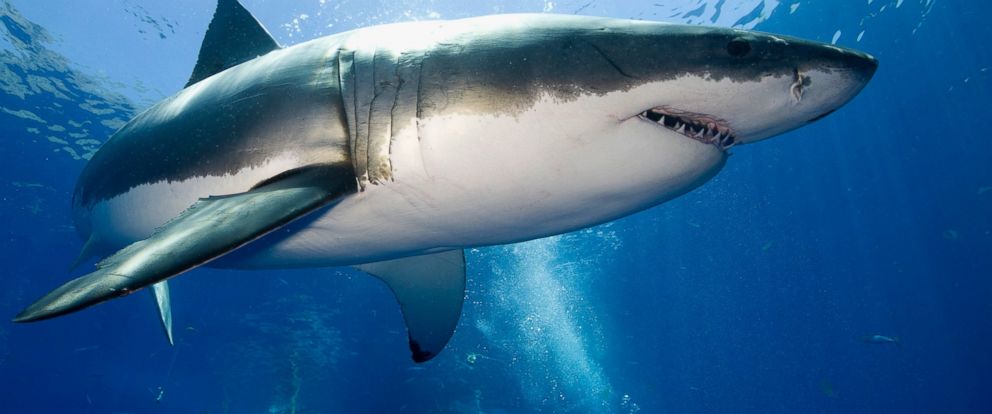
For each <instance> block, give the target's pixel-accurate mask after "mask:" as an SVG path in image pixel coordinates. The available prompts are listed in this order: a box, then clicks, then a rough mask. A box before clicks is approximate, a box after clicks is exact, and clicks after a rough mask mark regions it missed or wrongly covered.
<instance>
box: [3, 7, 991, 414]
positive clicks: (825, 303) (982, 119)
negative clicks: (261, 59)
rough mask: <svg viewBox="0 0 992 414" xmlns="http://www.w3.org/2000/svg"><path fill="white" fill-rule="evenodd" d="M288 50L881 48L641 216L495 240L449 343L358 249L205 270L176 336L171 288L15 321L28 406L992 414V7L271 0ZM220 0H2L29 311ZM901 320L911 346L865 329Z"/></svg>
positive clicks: (475, 272)
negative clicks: (704, 33) (555, 38)
mask: <svg viewBox="0 0 992 414" xmlns="http://www.w3.org/2000/svg"><path fill="white" fill-rule="evenodd" d="M243 3H244V4H245V6H246V7H247V8H248V9H249V10H251V11H252V12H254V13H255V14H256V16H258V18H259V20H260V21H262V22H263V23H265V24H266V25H267V26H268V27H269V28H270V30H271V31H272V33H273V35H275V37H276V38H277V39H278V40H279V41H280V42H281V43H283V44H294V43H298V42H300V41H303V40H307V39H310V38H313V37H316V36H319V35H326V34H332V33H336V32H339V31H343V30H348V29H352V28H356V27H362V26H366V25H371V24H380V23H388V22H395V21H405V20H411V19H429V18H458V17H465V16H473V15H481V14H489V13H503V12H522V11H527V12H554V13H569V14H570V13H579V14H588V15H600V16H612V17H622V18H639V19H652V20H666V21H674V22H683V23H691V24H718V25H724V26H739V27H743V28H754V29H758V30H763V31H770V32H777V33H784V34H789V35H794V36H800V37H805V38H810V39H816V40H820V41H825V42H836V43H837V44H839V45H844V46H848V47H855V48H858V49H861V50H864V51H867V52H870V53H872V54H874V55H875V56H877V57H878V58H879V60H880V61H881V67H880V69H879V71H878V73H877V75H876V76H875V79H874V80H873V81H872V83H871V84H870V85H869V86H868V88H867V89H866V90H865V91H864V92H863V93H862V94H861V95H860V96H858V97H857V98H856V99H855V100H854V101H853V102H852V103H850V104H849V105H847V106H846V107H844V108H842V109H841V110H840V111H838V112H837V113H836V114H833V115H831V116H830V117H828V118H826V119H825V120H823V121H821V122H818V123H817V124H815V125H812V126H809V127H805V128H802V129H800V130H797V131H793V132H790V133H787V134H785V135H783V136H780V137H777V138H775V139H772V140H768V141H765V142H761V143H758V144H755V145H748V146H744V147H740V148H735V149H734V150H733V152H734V155H733V156H732V157H731V159H730V161H729V163H728V165H727V167H726V168H725V169H724V170H723V171H722V172H721V173H720V175H719V176H718V177H716V178H715V179H713V180H712V181H711V182H709V183H707V184H706V185H705V186H703V187H702V188H700V189H698V190H696V191H694V192H692V193H690V194H688V195H685V196H683V197H681V198H678V199H676V200H674V201H672V202H669V203H667V204H664V205H662V206H659V207H656V208H654V209H651V210H649V211H646V212H643V213H640V214H637V215H634V216H631V217H628V218H625V219H622V220H619V221H617V222H614V223H610V224H607V225H603V226H599V227H596V228H592V229H588V230H584V231H580V232H577V233H573V234H568V235H564V236H560V237H555V238H551V239H543V240H537V241H532V242H528V243H524V244H521V245H513V246H499V247H487V248H480V249H474V250H470V251H468V252H467V253H468V254H467V259H468V265H469V280H468V292H467V301H466V306H465V309H464V312H463V315H462V319H461V321H460V324H459V326H458V329H457V332H456V334H455V336H454V338H453V339H452V342H451V343H450V344H449V345H448V347H447V349H446V350H445V351H444V352H443V353H442V354H441V355H440V356H438V357H437V358H436V359H434V360H433V361H431V362H429V363H427V364H423V365H415V364H413V363H412V362H411V361H410V359H409V351H408V350H407V343H406V334H405V332H404V327H403V322H402V317H401V315H400V313H399V310H398V308H397V307H396V305H395V302H394V299H393V298H392V296H391V294H390V292H389V290H388V288H386V287H385V286H384V285H382V284H381V283H380V282H378V281H376V280H374V279H372V278H369V277H367V276H363V275H361V274H358V273H357V272H353V271H350V270H347V269H311V270H293V271H253V272H245V271H222V270H213V269H198V270H196V271H194V272H191V273H188V274H184V275H182V276H181V277H178V278H176V279H174V280H173V282H172V300H173V306H174V308H175V315H174V316H175V330H176V344H175V346H171V347H170V346H169V345H168V344H167V343H166V341H165V340H164V338H163V336H162V334H161V332H160V328H159V326H158V321H157V319H156V315H155V314H154V312H153V310H152V309H153V308H152V300H151V298H150V296H148V295H145V294H136V295H132V296H130V297H127V298H124V299H120V300H116V301H112V302H108V303H106V304H103V305H100V306H97V307H94V308H92V309H88V310H86V311H84V312H80V313H78V314H74V315H71V316H67V317H64V318H59V319H55V320H51V321H45V322H40V323H36V324H28V325H14V324H12V323H9V322H3V323H0V412H5V413H7V412H9V413H62V412H71V413H366V412H368V413H380V412H382V413H404V412H406V413H427V412H431V413H530V412H534V413H623V414H633V413H635V412H641V413H752V412H753V413H797V412H800V413H820V412H822V413H876V412H900V413H935V412H948V413H985V412H992V394H989V392H988V387H989V384H992V352H990V350H992V141H990V140H989V139H987V137H985V136H984V132H985V131H988V130H990V126H992V125H990V123H992V110H990V105H989V102H988V98H989V96H992V95H990V81H992V79H990V74H989V73H988V70H989V68H990V67H992V47H989V45H988V44H987V41H988V39H990V38H992V29H990V28H989V25H988V24H987V20H988V18H989V16H992V13H990V12H992V6H989V5H987V4H986V3H985V2H979V1H959V2H947V1H942V0H905V1H904V0H874V1H871V0H866V1H859V2H846V1H845V2H841V1H835V0H807V1H799V0H741V1H734V0H718V1H708V0H680V1H666V0H656V1H653V2H639V1H623V2H620V1H617V2H599V1H595V0H591V1H590V0H580V1H524V0H516V1H480V2H471V3H469V2H458V1H453V0H452V1H448V0H435V1H429V0H423V1H421V0H406V1H400V2H395V1H393V2H385V1H372V2H359V1H334V0H327V1H325V0H293V1H279V2H276V1H265V0H243ZM213 7H214V3H213V2H203V1H198V0H180V1H175V2H151V1H147V0H113V1H104V0H82V1H73V2H68V1H63V2H41V1H34V0H13V1H12V0H3V1H2V3H0V59H2V66H0V89H2V93H0V132H2V138H0V154H2V157H3V158H2V162H0V165H2V168H0V212H2V213H0V217H2V218H3V224H4V225H3V226H2V229H0V235H2V237H0V263H3V264H4V271H3V276H2V277H0V317H2V316H4V315H6V316H7V317H8V318H9V317H12V316H13V315H15V314H16V313H17V312H18V311H19V310H20V309H21V308H22V307H24V306H25V305H27V304H28V303H29V302H30V301H32V300H34V299H35V298H37V297H38V296H39V295H41V294H43V293H45V292H47V291H48V290H49V289H51V288H53V287H55V286H57V285H58V284H59V283H61V282H63V281H65V280H67V279H68V278H69V277H70V275H78V274H80V272H81V270H79V271H76V272H75V273H71V274H70V272H68V271H67V267H68V266H69V263H71V262H72V260H73V259H74V257H75V256H76V254H77V252H78V251H79V249H80V247H81V242H80V240H78V238H77V236H76V234H75V230H74V229H73V227H72V220H71V215H70V200H71V194H72V189H73V185H74V183H75V179H76V177H77V176H78V174H79V172H80V170H81V169H82V167H83V165H84V163H85V160H86V159H88V158H89V157H90V156H91V155H92V153H93V152H94V151H95V150H96V149H97V148H98V147H99V145H100V144H101V143H102V142H103V141H104V140H106V138H107V137H108V136H109V135H110V134H111V133H113V131H114V130H115V129H116V128H118V127H119V126H120V125H121V124H122V123H123V122H125V121H126V120H127V119H129V118H130V117H131V116H133V115H134V114H135V113H136V112H138V111H141V110H142V109H143V108H146V107H147V106H148V105H149V104H150V103H152V102H154V101H156V100H158V99H161V98H163V97H165V96H168V95H169V94H171V93H173V92H175V91H177V90H178V89H180V88H181V87H182V85H183V84H184V83H185V81H186V79H187V78H188V76H189V72H190V71H191V70H192V67H193V64H194V61H195V58H196V52H197V48H198V47H199V44H200V38H201V37H202V36H203V32H204V31H205V30H206V27H207V24H208V23H209V20H210V16H211V14H212V11H213ZM872 335H885V336H890V337H898V339H899V341H898V343H897V344H878V343H871V342H870V341H866V340H865V338H866V337H869V336H872Z"/></svg>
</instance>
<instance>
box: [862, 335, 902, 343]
mask: <svg viewBox="0 0 992 414" xmlns="http://www.w3.org/2000/svg"><path fill="white" fill-rule="evenodd" d="M861 340H862V341H864V342H865V343H869V344H898V343H899V337H898V336H885V335H868V336H866V337H864V338H862V339H861Z"/></svg>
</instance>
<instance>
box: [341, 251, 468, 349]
mask: <svg viewBox="0 0 992 414" xmlns="http://www.w3.org/2000/svg"><path fill="white" fill-rule="evenodd" d="M355 267H357V268H358V269H361V270H362V271H364V272H367V273H369V274H372V275H373V276H376V277H378V278H379V279H382V281H384V282H386V284H387V285H389V288H390V289H392V291H393V294H395V295H396V301H397V302H399V304H400V308H402V309H403V319H404V320H405V321H406V328H407V333H408V334H409V337H410V351H411V352H413V360H414V361H415V362H425V361H428V360H430V359H431V358H434V357H435V356H436V355H437V354H438V352H441V350H442V349H443V348H444V346H445V345H446V344H447V343H448V340H449V339H451V335H452V334H453V333H454V332H455V326H456V325H458V318H459V317H460V316H461V313H462V303H463V302H464V300H465V253H464V252H463V251H462V250H451V251H447V252H442V253H435V254H430V255H426V256H414V257H404V258H402V259H396V260H390V261H385V262H376V263H368V264H363V265H359V266H355Z"/></svg>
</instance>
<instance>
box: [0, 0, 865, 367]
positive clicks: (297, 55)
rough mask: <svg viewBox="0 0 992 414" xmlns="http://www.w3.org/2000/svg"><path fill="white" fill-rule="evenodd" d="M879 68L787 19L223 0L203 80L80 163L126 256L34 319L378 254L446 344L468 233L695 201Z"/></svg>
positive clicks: (522, 232) (539, 226) (406, 299)
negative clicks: (389, 11) (287, 42)
mask: <svg viewBox="0 0 992 414" xmlns="http://www.w3.org/2000/svg"><path fill="white" fill-rule="evenodd" d="M876 68H877V61H876V60H875V58H873V57H871V56H869V55H867V54H865V53H861V52H858V51H854V50H850V49H844V48H840V47H836V46H832V45H827V44H821V43H816V42H811V41H806V40H801V39H796V38H792V37H786V36H778V35H772V34H765V33H758V32H752V31H744V30H737V29H730V28H715V27H701V26H685V25H674V24H664V23H657V22H648V21H633V20H618V19H609V18H598V17H579V16H560V15H549V14H533V15H526V14H525V15H497V16H486V17H477V18H469V19H464V20H454V21H424V22H412V23H401V24H392V25H385V26H375V27H369V28H364V29H359V30H354V31H349V32H346V33H341V34H337V35H333V36H328V37H324V38H319V39H316V40H311V41H309V42H305V43H301V44H298V45H295V46H292V47H285V48H283V47H280V46H279V45H278V43H277V42H276V41H275V40H273V38H272V37H271V36H270V34H269V33H268V31H267V30H266V29H265V28H264V27H263V26H262V25H261V24H260V23H259V22H258V21H257V20H256V19H255V18H254V17H253V16H252V15H251V14H250V13H249V12H248V11H247V10H245V9H244V8H243V6H242V5H241V4H240V3H239V2H238V1H237V0H219V1H218V6H217V10H216V12H215V14H214V17H213V20H212V21H211V23H210V26H209V28H208V30H207V33H206V35H205V38H204V40H203V44H202V46H201V50H200V54H199V58H198V61H197V65H196V68H195V69H194V71H193V75H192V77H191V78H190V80H189V83H188V84H187V86H186V87H185V89H183V90H182V91H180V92H178V93H177V94H175V95H173V96H172V97H169V98H167V99H165V100H163V101H162V102H159V103H158V104H156V105H154V106H153V107H151V108H150V109H148V110H146V111H144V112H143V113H141V114H139V115H138V116H136V117H135V118H134V119H132V120H131V121H130V122H128V123H127V124H126V125H125V126H123V127H122V128H121V129H120V130H119V131H117V132H116V133H115V134H114V135H113V136H112V137H111V138H110V139H109V140H108V141H107V142H106V143H105V144H104V145H103V147H102V148H101V149H100V150H99V151H98V152H97V153H96V154H95V155H94V156H93V158H92V159H91V160H90V161H89V163H88V164H87V165H86V167H85V169H84V170H83V172H82V175H81V176H80V178H79V182H78V185H77V187H76V190H75V193H74V198H73V208H74V213H75V220H76V225H77V227H78V229H79V232H80V233H81V235H82V236H83V238H84V239H85V240H86V244H85V247H84V249H83V252H82V253H81V254H80V257H81V258H87V257H92V256H107V257H105V258H104V259H103V260H101V261H100V262H99V263H98V264H97V268H96V270H95V271H93V272H92V273H89V274H87V275H85V276H82V277H80V278H78V279H75V280H72V281H70V282H68V283H66V284H64V285H62V286H61V287H59V288H57V289H55V290H54V291H52V292H51V293H49V294H47V295H45V296H44V297H42V298H41V299H39V300H38V301H37V302H35V303H33V304H31V305H30V306H28V307H27V308H26V309H24V311H22V312H21V313H20V314H19V315H17V316H16V318H15V321H17V322H28V321H36V320H41V319H47V318H52V317H55V316H59V315H64V314H67V313H70V312H75V311H77V310H80V309H83V308H85V307H88V306H91V305H94V304H97V303H100V302H103V301H106V300H110V299H113V298H115V297H119V296H124V295H127V294H130V293H132V292H134V291H137V290H139V289H142V288H144V287H148V286H154V287H155V289H154V291H155V293H156V297H157V299H158V304H159V309H160V310H161V312H162V320H163V326H165V327H166V329H167V330H168V329H169V328H170V324H171V322H170V321H169V319H171V315H170V313H171V312H170V310H169V309H170V308H169V302H168V289H167V286H166V285H165V283H166V282H165V281H166V279H168V278H171V277H174V276H176V275H178V274H180V273H183V272H186V271H188V270H191V269H194V268H196V267H198V266H201V265H206V264H209V265H210V266H218V267H227V268H244V269H264V268H287V267H329V266H356V267H358V268H359V269H361V270H363V271H365V272H367V273H370V274H372V275H375V276H377V277H379V278H380V279H382V280H383V281H384V282H385V283H386V284H388V285H389V287H390V288H391V289H392V291H393V292H394V293H395V295H396V298H397V300H398V302H399V304H400V305H401V308H402V310H403V314H404V319H405V321H406V323H407V328H408V333H409V341H410V342H409V344H410V348H411V350H412V352H413V359H414V360H415V361H418V362H422V361H426V360H428V359H430V358H432V357H433V356H435V355H437V353H438V352H440V351H441V349H442V348H443V347H444V345H445V344H446V343H447V342H448V340H449V338H450V337H451V335H452V333H453V332H454V329H455V325H456V323H457V320H458V317H459V315H460V313H461V307H462V301H463V297H464V288H465V260H464V255H463V249H464V248H468V247H475V246H486V245H497V244H504V243H514V242H519V241H524V240H530V239H535V238H540V237H545V236H549V235H554V234H559V233H564V232H569V231H573V230H577V229H581V228H584V227H588V226H593V225H596V224H600V223H604V222H607V221H610V220H614V219H618V218H620V217H624V216H626V215H629V214H632V213H634V212H637V211H641V210H644V209H647V208H650V207H652V206H655V205H658V204H660V203H662V202H665V201H667V200H671V199H672V198H675V197H678V196H679V195H682V194H685V193H686V192H688V191H690V190H692V189H694V188H696V187H699V186H700V185H702V184H703V183H705V182H706V181H707V180H709V179H710V178H712V177H713V176H715V175H716V174H717V173H718V172H719V171H720V169H721V168H722V167H723V166H724V164H725V162H726V161H727V157H728V150H729V149H730V148H731V147H734V146H736V145H744V144H750V143H753V142H757V141H760V140H762V139H765V138H769V137H772V136H774V135H777V134H780V133H783V132H786V131H789V130H792V129H794V128H797V127H800V126H803V125H806V124H809V123H811V122H814V121H816V120H819V119H821V118H823V117H824V116H826V115H828V114H830V113H831V112H833V111H835V110H836V109H837V108H839V107H841V106H842V105H844V104H845V103H846V102H848V101H849V100H851V99H852V98H853V97H854V96H855V95H856V94H858V92H859V91H861V90H862V88H864V87H865V85H866V84H867V83H868V81H869V80H870V79H871V77H872V76H873V74H874V73H875V70H876ZM108 255H109V256H108ZM169 335H170V341H171V332H170V333H169Z"/></svg>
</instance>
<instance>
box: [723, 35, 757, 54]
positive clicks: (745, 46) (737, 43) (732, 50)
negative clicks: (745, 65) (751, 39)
mask: <svg viewBox="0 0 992 414" xmlns="http://www.w3.org/2000/svg"><path fill="white" fill-rule="evenodd" d="M727 53H729V54H730V56H733V57H739V58H740V57H744V56H747V54H748V53H751V44H750V43H748V41H747V40H744V39H741V38H739V37H738V38H736V39H733V40H731V41H730V42H729V43H727Z"/></svg>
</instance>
